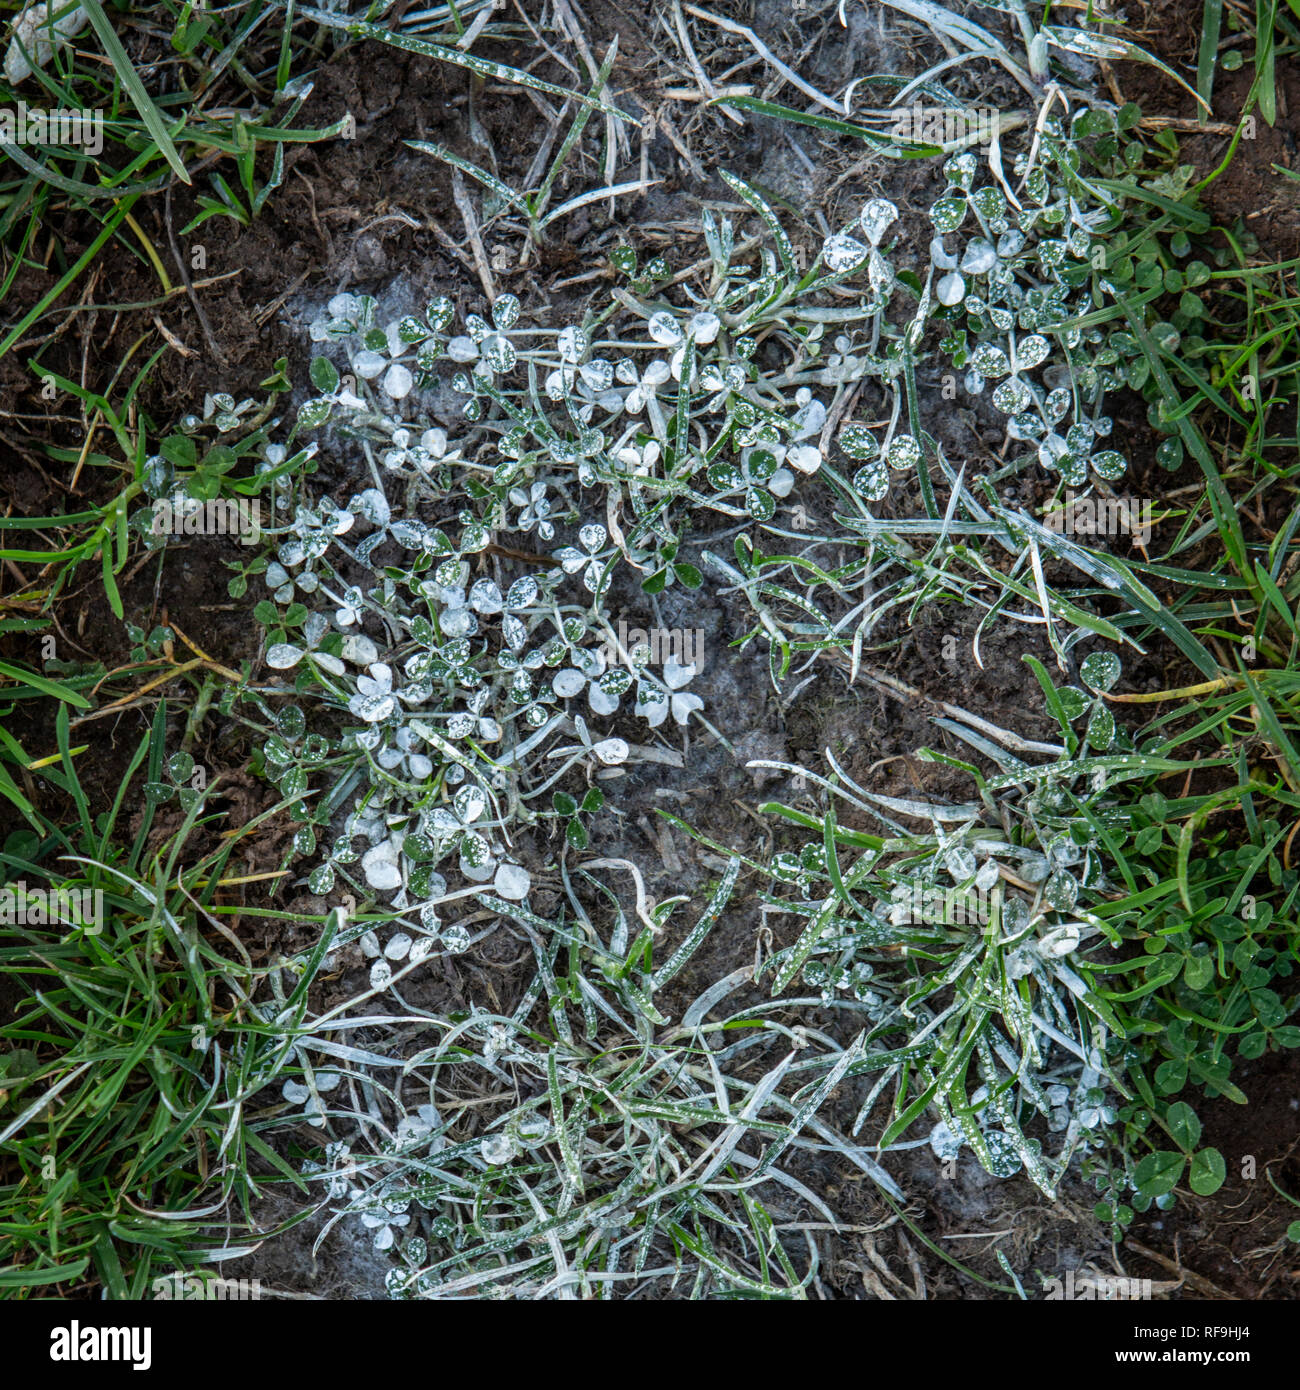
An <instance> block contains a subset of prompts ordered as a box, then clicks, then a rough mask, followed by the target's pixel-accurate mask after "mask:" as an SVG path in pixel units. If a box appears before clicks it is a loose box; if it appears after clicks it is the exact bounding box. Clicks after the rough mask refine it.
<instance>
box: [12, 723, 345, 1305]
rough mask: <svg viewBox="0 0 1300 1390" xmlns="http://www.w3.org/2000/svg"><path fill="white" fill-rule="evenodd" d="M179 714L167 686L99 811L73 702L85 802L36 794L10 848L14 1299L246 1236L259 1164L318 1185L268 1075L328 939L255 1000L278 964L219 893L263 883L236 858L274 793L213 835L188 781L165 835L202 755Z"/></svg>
mask: <svg viewBox="0 0 1300 1390" xmlns="http://www.w3.org/2000/svg"><path fill="white" fill-rule="evenodd" d="M167 713H168V711H167V706H166V704H165V703H159V705H158V707H157V711H156V714H155V716H154V720H153V724H152V728H151V730H150V732H149V733H148V734H147V735H146V736H145V738H143V739H142V740H141V742H140V744H139V746H138V748H137V749H136V751H135V754H134V756H133V757H132V759H131V762H130V764H129V766H128V768H127V771H126V774H125V776H124V779H123V781H122V784H121V787H120V789H119V791H118V794H117V797H116V800H115V802H114V804H113V806H112V807H111V809H110V810H109V811H108V812H107V813H106V814H104V815H102V816H99V817H93V816H92V814H91V810H90V806H89V798H88V796H87V794H86V792H85V791H84V790H83V788H82V786H81V783H80V780H79V775H78V770H77V763H76V759H77V757H78V755H81V754H84V752H85V749H84V747H83V748H79V749H75V750H74V749H73V748H72V747H71V744H70V738H69V723H68V717H67V714H66V712H64V713H61V714H60V716H59V719H58V722H57V730H58V743H59V755H58V758H57V760H56V761H50V762H48V763H47V765H46V766H45V767H44V768H43V770H42V775H43V777H44V778H45V780H46V781H47V782H48V783H49V784H50V785H51V787H52V789H53V791H54V792H55V793H58V794H61V795H62V796H64V797H66V798H67V800H68V802H69V803H70V804H71V805H73V806H74V807H75V809H76V811H77V818H76V820H75V822H74V824H73V825H72V826H70V827H66V828H65V827H63V826H61V825H60V824H58V823H57V822H55V821H52V820H49V819H47V818H46V817H45V816H43V815H41V814H40V813H39V812H38V813H36V817H35V819H37V820H38V822H39V824H40V829H39V831H35V830H33V831H18V832H15V833H13V834H11V835H10V836H9V838H8V840H7V841H6V843H5V847H4V849H3V851H2V852H0V862H3V864H4V871H5V875H6V878H7V880H8V881H9V884H10V887H7V888H6V891H5V899H6V913H5V916H6V924H5V925H4V926H3V927H0V988H3V989H4V991H5V996H6V1015H7V1017H6V1021H5V1022H4V1024H3V1025H0V1047H2V1049H3V1071H2V1072H0V1288H4V1289H5V1290H6V1291H7V1292H6V1296H8V1297H24V1296H30V1295H32V1294H33V1293H34V1292H37V1291H39V1293H40V1294H41V1295H42V1296H48V1295H49V1294H52V1293H53V1294H58V1293H62V1294H63V1295H64V1296H73V1295H74V1294H75V1291H77V1290H84V1289H86V1288H88V1287H93V1286H94V1285H96V1284H98V1285H99V1286H101V1287H102V1288H103V1289H104V1290H105V1292H106V1293H107V1295H108V1296H109V1297H112V1298H142V1297H146V1296H148V1291H149V1290H150V1289H151V1288H152V1286H153V1281H154V1280H155V1279H156V1278H159V1277H163V1276H165V1275H167V1274H170V1273H172V1272H174V1271H176V1270H189V1269H195V1268H198V1267H201V1266H202V1265H205V1264H212V1263H220V1262H221V1261H222V1260H224V1259H228V1258H231V1257H233V1256H236V1255H238V1254H239V1253H240V1247H241V1235H243V1234H246V1233H250V1232H252V1231H253V1230H254V1229H255V1227H254V1222H253V1210H252V1209H253V1205H254V1203H255V1201H256V1200H257V1198H258V1197H259V1195H260V1191H261V1180H259V1179H258V1178H256V1177H255V1176H254V1170H255V1169H257V1168H261V1169H262V1171H264V1172H265V1173H266V1174H268V1175H269V1176H270V1178H271V1180H276V1178H275V1175H277V1174H278V1175H279V1177H278V1180H279V1181H282V1182H284V1181H287V1182H289V1183H293V1184H296V1185H297V1186H299V1187H302V1183H301V1181H300V1179H298V1178H297V1176H296V1175H295V1174H294V1173H293V1172H292V1170H291V1169H288V1168H287V1167H286V1166H285V1164H284V1162H283V1160H282V1159H281V1158H280V1157H278V1155H277V1154H276V1153H275V1151H274V1149H273V1148H272V1147H271V1145H270V1144H268V1142H267V1139H266V1137H264V1136H265V1132H266V1129H267V1126H268V1125H269V1124H271V1123H273V1121H274V1111H272V1112H271V1113H270V1114H269V1115H268V1114H267V1113H265V1101H264V1094H263V1093H264V1092H265V1091H266V1088H267V1087H268V1086H269V1085H270V1084H271V1083H272V1082H273V1081H275V1080H276V1078H277V1076H278V1074H279V1072H280V1071H281V1070H282V1069H283V1068H284V1067H285V1065H286V1063H288V1062H290V1061H291V1060H292V1055H293V1049H294V1046H295V1042H296V1038H295V1036H294V1034H295V1029H296V1026H297V1024H298V1023H299V1022H300V1020H301V1019H302V1017H303V1015H304V1012H305V1004H306V998H307V992H308V989H309V987H310V984H311V981H312V979H313V978H314V972H315V966H316V964H318V963H319V960H320V958H321V953H317V954H316V955H315V956H314V957H313V958H312V960H311V961H310V962H309V963H308V966H307V968H305V969H304V970H303V972H302V974H301V977H300V979H299V980H298V982H297V984H296V986H295V988H294V990H293V992H292V993H291V994H290V995H289V996H288V997H287V998H286V997H284V996H283V995H281V996H280V997H279V999H278V1000H275V999H274V996H272V999H271V1000H270V1001H266V1000H264V1001H263V1002H258V996H265V995H266V993H267V981H268V977H269V976H270V975H271V974H273V973H274V966H273V964H272V965H271V966H257V965H255V964H254V963H253V961H252V960H251V959H250V956H249V953H248V951H247V950H246V949H245V947H244V946H243V944H242V943H241V942H240V940H239V939H238V937H237V936H236V935H235V933H234V932H233V931H232V930H231V929H230V928H229V927H228V926H226V925H225V923H224V922H223V921H222V917H223V916H229V915H230V914H231V911H232V909H231V908H230V907H229V906H228V905H227V906H225V907H224V908H223V906H221V905H220V900H221V898H222V897H223V896H225V895H226V894H229V893H230V892H231V891H232V890H234V891H238V890H240V887H241V885H243V884H246V883H248V882H250V881H252V880H250V879H249V878H248V876H246V875H241V874H239V873H238V872H237V871H234V868H233V865H232V862H231V861H232V856H233V855H234V853H235V851H236V849H237V848H238V846H239V845H240V843H241V841H242V840H243V839H244V838H245V837H246V836H248V835H252V834H255V833H256V832H257V829H258V826H259V825H260V824H262V823H264V821H265V820H266V818H267V815H273V814H275V810H274V808H273V809H272V810H271V811H270V812H268V813H266V815H263V816H260V817H258V818H256V819H255V820H253V821H251V822H249V823H248V824H247V825H245V826H242V827H239V828H238V829H237V830H236V831H235V832H234V833H233V834H229V835H226V836H225V837H223V838H218V843H217V847H216V848H213V849H210V850H206V851H203V852H196V850H195V846H194V842H195V841H196V840H201V839H205V838H211V837H212V836H213V831H214V830H215V829H216V827H218V826H219V825H220V824H221V818H220V817H219V816H216V815H214V814H213V813H211V812H210V811H208V810H207V809H206V806H205V798H204V796H202V795H200V794H197V793H193V794H189V793H188V792H187V795H188V797H189V799H188V802H187V806H186V808H185V810H184V815H183V818H182V820H181V822H180V824H179V825H178V826H177V828H176V829H175V830H174V831H173V832H171V833H165V832H164V833H156V832H155V825H156V819H155V817H156V811H157V808H158V807H159V806H160V805H163V804H164V803H165V802H167V801H168V800H171V799H173V798H175V797H176V795H177V786H176V783H178V782H180V783H182V784H183V783H184V782H185V781H186V779H188V778H189V776H190V771H191V770H192V767H193V759H192V758H191V757H189V755H188V754H183V753H180V754H174V755H172V756H171V757H170V758H169V757H168V756H167V754H166V748H165V739H166V728H167ZM7 741H8V742H10V743H12V739H9V740H7ZM137 772H138V773H139V774H140V775H142V776H143V777H144V778H145V779H146V784H145V786H146V790H145V797H144V812H143V815H142V816H140V817H139V824H138V827H137V828H136V829H135V831H134V834H130V833H129V832H128V831H127V827H126V825H125V823H124V817H123V810H124V807H125V806H126V805H127V790H128V787H130V786H131V784H132V778H133V776H134V775H135V774H136V773H137ZM214 789H215V784H214V787H210V788H209V792H211V791H212V790H214ZM14 885H17V887H15V886H14ZM24 887H25V889H26V890H27V897H28V898H29V899H30V898H34V895H35V893H37V892H43V891H47V890H48V889H50V888H54V889H57V890H59V891H60V892H62V893H65V894H75V895H77V897H76V898H75V899H73V901H76V902H79V903H81V904H82V905H83V906H89V911H85V912H84V913H83V912H76V913H72V912H67V911H65V910H60V911H59V912H57V913H56V912H51V913H49V914H48V915H47V914H45V913H38V912H37V911H36V909H35V907H29V915H28V918H27V920H26V921H24V920H21V918H20V914H19V912H18V910H17V909H18V908H19V906H21V905H22V903H23V900H24V893H23V891H22V889H23V888H24ZM81 895H89V896H81ZM233 911H234V914H235V916H236V917H237V916H238V909H237V908H236V909H234V910H233ZM268 1002H269V1003H271V1007H268Z"/></svg>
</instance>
